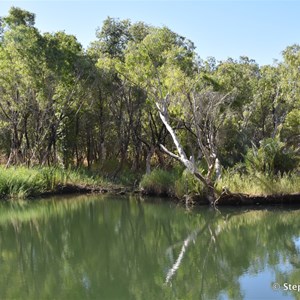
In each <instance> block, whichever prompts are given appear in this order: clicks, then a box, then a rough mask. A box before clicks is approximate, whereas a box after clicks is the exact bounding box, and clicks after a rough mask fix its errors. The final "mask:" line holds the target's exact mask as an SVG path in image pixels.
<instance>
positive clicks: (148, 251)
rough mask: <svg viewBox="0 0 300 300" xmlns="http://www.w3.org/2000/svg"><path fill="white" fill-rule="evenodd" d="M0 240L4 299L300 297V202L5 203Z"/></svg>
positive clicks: (87, 200) (0, 218) (101, 200)
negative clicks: (251, 205)
mask: <svg viewBox="0 0 300 300" xmlns="http://www.w3.org/2000/svg"><path fill="white" fill-rule="evenodd" d="M0 247H1V248H0V299H104V300H106V299H117V300H122V299H143V300H144V299H146V300H147V299H157V300H159V299H193V300H194V299H300V292H298V291H284V290H283V289H287V288H288V286H287V284H300V255H299V254H300V210H256V211H253V210H252V211H246V210H237V209H226V210H220V211H212V210H210V209H208V208H202V209H199V210H194V211H186V210H184V209H183V208H182V207H179V206H176V205H175V204H173V203H163V202H159V203H153V202H151V203H149V202H147V201H146V202H139V201H137V199H136V198H131V199H129V198H126V197H124V198H120V199H118V200H117V199H113V198H108V197H104V198H102V197H99V196H97V197H94V196H89V197H75V198H74V197H73V198H69V199H60V200H59V199H53V200H46V201H45V200H44V201H36V202H34V203H23V204H9V203H2V204H1V205H0ZM275 282H276V283H278V284H280V285H281V289H279V290H274V289H272V284H274V283H275ZM284 284H286V285H285V286H284ZM293 288H297V287H292V286H290V289H293Z"/></svg>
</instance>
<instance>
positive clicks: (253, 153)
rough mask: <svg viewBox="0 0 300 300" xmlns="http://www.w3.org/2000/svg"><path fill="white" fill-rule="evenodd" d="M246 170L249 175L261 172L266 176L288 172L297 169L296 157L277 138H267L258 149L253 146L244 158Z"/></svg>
mask: <svg viewBox="0 0 300 300" xmlns="http://www.w3.org/2000/svg"><path fill="white" fill-rule="evenodd" d="M245 165H246V170H247V172H248V173H250V174H255V173H256V172H262V173H265V174H267V175H273V174H277V173H283V172H288V171H289V170H293V169H294V168H296V167H297V157H296V155H295V153H294V152H293V151H291V149H288V150H287V149H286V148H285V143H283V142H281V141H280V140H279V138H267V139H264V140H262V141H261V142H260V146H259V148H257V147H255V146H254V145H253V147H252V148H250V149H249V150H248V151H247V154H246V156H245Z"/></svg>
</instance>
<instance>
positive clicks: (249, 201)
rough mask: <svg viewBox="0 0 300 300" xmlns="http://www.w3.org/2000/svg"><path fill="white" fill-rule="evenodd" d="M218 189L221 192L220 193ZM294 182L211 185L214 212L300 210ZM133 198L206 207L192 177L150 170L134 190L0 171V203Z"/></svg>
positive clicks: (81, 175) (84, 175)
mask: <svg viewBox="0 0 300 300" xmlns="http://www.w3.org/2000/svg"><path fill="white" fill-rule="evenodd" d="M221 186H223V187H222V188H221ZM299 187H300V178H299V176H296V175H289V176H288V175H283V176H281V177H276V178H275V177H272V178H269V177H266V176H265V177H263V175H255V176H250V175H248V176H246V175H237V174H236V175H234V176H230V177H228V176H224V177H223V178H222V180H220V181H219V182H218V183H217V185H216V192H217V194H218V195H219V198H218V199H217V201H216V205H217V206H224V205H233V206H236V205H241V206H243V205H272V204H280V205H285V204H287V205H291V204H300V191H299ZM92 193H99V194H104V193H111V194H117V195H124V194H129V193H136V194H140V195H146V196H156V197H157V196H160V197H167V198H169V199H173V200H175V201H178V202H184V203H189V204H195V205H208V201H207V199H206V197H205V195H204V194H203V187H202V186H201V184H199V182H197V181H195V180H194V178H193V177H192V176H190V175H189V174H186V173H184V172H180V171H178V170H177V171H174V170H173V171H172V172H170V171H164V170H158V169H156V170H154V171H153V172H152V173H151V174H149V175H144V176H143V177H142V180H141V182H140V184H139V187H137V185H136V184H134V185H132V184H131V185H130V184H129V185H124V184H120V183H118V182H116V181H115V182H113V181H110V180H108V179H105V178H103V177H101V176H100V175H99V174H96V173H95V172H94V173H91V172H90V171H88V170H86V169H77V170H71V169H68V170H65V169H61V168H54V167H39V168H25V167H13V168H8V169H5V168H3V167H0V198H1V199H33V198H37V197H49V196H53V195H63V194H92Z"/></svg>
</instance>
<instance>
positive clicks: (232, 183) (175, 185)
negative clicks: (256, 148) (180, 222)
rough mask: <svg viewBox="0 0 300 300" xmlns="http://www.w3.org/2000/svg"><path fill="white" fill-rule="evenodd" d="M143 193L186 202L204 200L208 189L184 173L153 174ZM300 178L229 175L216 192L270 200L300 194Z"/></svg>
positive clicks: (147, 177)
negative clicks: (187, 198) (189, 197)
mask: <svg viewBox="0 0 300 300" xmlns="http://www.w3.org/2000/svg"><path fill="white" fill-rule="evenodd" d="M140 187H141V190H142V191H143V192H144V193H145V194H148V195H161V196H169V197H176V198H178V199H182V198H183V197H184V196H185V195H188V194H190V195H198V196H204V194H205V193H204V186H203V184H201V183H199V182H198V181H197V180H195V178H194V177H193V176H192V174H189V173H188V172H186V171H184V172H182V173H180V172H175V171H164V170H160V169H156V170H153V171H152V172H151V173H150V174H146V175H144V176H143V178H142V180H141V182H140ZM299 187H300V177H299V176H297V175H296V174H283V175H273V176H267V175H265V174H263V173H259V172H257V173H256V174H239V173H237V172H235V171H234V170H228V171H225V172H224V174H223V176H222V178H221V179H220V180H219V181H217V184H216V191H217V193H218V194H219V195H220V194H221V193H222V191H223V189H224V188H226V189H227V190H228V192H231V193H239V194H248V195H253V196H268V195H282V194H294V193H299Z"/></svg>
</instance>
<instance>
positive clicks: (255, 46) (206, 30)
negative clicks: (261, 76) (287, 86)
mask: <svg viewBox="0 0 300 300" xmlns="http://www.w3.org/2000/svg"><path fill="white" fill-rule="evenodd" d="M11 6H17V7H21V8H23V9H26V10H29V11H30V12H33V13H35V14H36V27H37V28H38V29H39V30H40V31H41V32H46V31H47V32H55V31H58V30H65V31H66V33H69V34H74V35H76V37H77V38H78V40H79V42H81V43H82V45H83V46H84V47H87V46H88V45H89V43H90V42H91V41H93V40H95V30H96V28H97V27H99V26H100V27H101V25H102V22H103V20H104V19H105V18H106V17H107V16H110V17H116V18H120V19H125V18H129V19H131V20H132V21H144V22H146V23H148V24H150V25H154V26H163V25H166V26H168V27H169V28H170V29H172V30H173V31H175V32H177V33H179V34H181V35H183V36H185V37H187V38H189V39H191V40H192V41H193V42H194V43H195V45H196V47H197V50H196V51H197V53H198V54H199V55H200V57H201V58H204V59H205V58H207V57H209V56H213V57H215V58H216V59H217V60H224V59H227V58H228V57H232V58H235V59H237V58H238V57H239V56H248V57H250V58H252V59H255V60H256V61H257V62H258V63H259V64H260V65H264V64H272V63H273V59H279V60H280V59H281V51H283V50H284V49H285V48H286V47H287V46H288V45H292V44H294V43H300V17H299V15H300V1H299V2H298V1H279V0H278V1H276V0H275V1H271V0H265V1H242V0H240V1H238V0H235V1H226V0H220V1H214V0H211V1H201V0H198V1H197V0H194V1H180V0H177V1H172V0H154V1H138V0H135V1H134V0H132V1H128V0H123V1H116V0H113V1H104V0H98V1H97V0H94V1H83V0H77V1H72V0H68V1H58V0H53V1H43V0H39V1H38V0H35V1H29V0H23V1H22V0H20V1H7V0H0V15H1V16H4V15H6V14H7V13H8V10H9V8H10V7H11Z"/></svg>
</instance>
